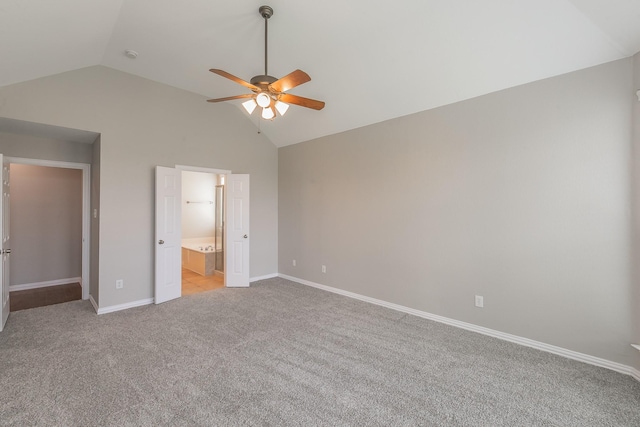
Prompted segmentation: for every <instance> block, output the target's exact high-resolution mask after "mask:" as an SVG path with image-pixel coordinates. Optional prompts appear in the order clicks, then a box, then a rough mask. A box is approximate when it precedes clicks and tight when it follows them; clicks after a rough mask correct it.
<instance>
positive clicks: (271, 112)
mask: <svg viewBox="0 0 640 427" xmlns="http://www.w3.org/2000/svg"><path fill="white" fill-rule="evenodd" d="M258 12H259V13H260V15H261V16H262V17H263V18H264V74H262V75H259V76H255V77H253V78H252V79H251V80H250V81H249V82H246V81H244V80H242V79H240V78H239V77H236V76H234V75H232V74H229V73H227V72H226V71H223V70H219V69H216V68H212V69H210V70H209V71H211V72H212V73H214V74H217V75H219V76H222V77H225V78H227V79H229V80H232V81H234V82H236V83H238V84H241V85H242V86H244V87H246V88H247V89H250V90H251V91H252V92H253V93H250V94H244V95H236V96H228V97H226V98H216V99H208V100H207V102H222V101H231V100H234V99H243V98H251V99H249V100H248V101H245V102H243V103H242V106H243V107H244V109H245V110H246V111H247V113H249V114H251V113H253V111H254V110H255V109H256V107H260V108H261V109H262V112H261V117H262V118H263V119H265V120H272V119H273V118H275V117H276V111H277V112H278V113H280V115H281V116H284V114H285V113H286V112H287V110H288V109H289V104H294V105H299V106H301V107H306V108H312V109H314V110H322V109H323V108H324V102H322V101H317V100H315V99H309V98H303V97H301V96H297V95H291V94H289V93H286V92H287V91H288V90H290V89H293V88H294V87H296V86H299V85H301V84H303V83H306V82H308V81H310V80H311V77H309V75H308V74H307V73H305V72H304V71H301V70H295V71H293V72H291V73H289V74H287V75H286V76H284V77H282V78H280V79H277V78H275V77H273V76H270V75H269V73H268V72H267V64H268V61H267V59H268V56H267V34H268V26H267V22H268V20H269V18H271V16H273V9H272V8H271V7H269V6H260V8H259V9H258Z"/></svg>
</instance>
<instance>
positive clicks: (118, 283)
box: [116, 279, 124, 289]
mask: <svg viewBox="0 0 640 427" xmlns="http://www.w3.org/2000/svg"><path fill="white" fill-rule="evenodd" d="M122 288H124V280H122V279H118V280H116V289H122Z"/></svg>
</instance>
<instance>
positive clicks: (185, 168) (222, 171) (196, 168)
mask: <svg viewBox="0 0 640 427" xmlns="http://www.w3.org/2000/svg"><path fill="white" fill-rule="evenodd" d="M175 168H176V169H177V170H179V171H180V173H182V172H184V171H187V172H203V173H211V174H215V175H228V174H231V173H233V172H231V171H230V170H226V169H213V168H203V167H199V166H188V165H176V166H175ZM225 184H226V182H225ZM225 194H226V191H225ZM225 197H226V196H225ZM181 225H182V224H181ZM225 227H226V223H225ZM225 250H226V248H225ZM178 253H179V254H180V255H179V256H180V258H182V251H178ZM225 273H226V271H225ZM224 285H225V286H227V275H226V274H225V275H224Z"/></svg>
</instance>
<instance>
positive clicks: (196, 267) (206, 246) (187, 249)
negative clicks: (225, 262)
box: [182, 238, 222, 276]
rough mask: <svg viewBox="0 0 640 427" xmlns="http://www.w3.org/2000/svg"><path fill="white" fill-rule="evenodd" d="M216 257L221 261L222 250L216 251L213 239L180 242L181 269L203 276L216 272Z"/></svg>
mask: <svg viewBox="0 0 640 427" xmlns="http://www.w3.org/2000/svg"><path fill="white" fill-rule="evenodd" d="M216 255H218V259H222V250H218V251H216V249H215V241H214V239H213V238H209V239H207V238H199V239H188V240H187V239H185V240H183V241H182V267H183V268H186V269H187V270H191V271H194V272H196V273H198V274H201V275H203V276H211V275H213V274H215V272H216Z"/></svg>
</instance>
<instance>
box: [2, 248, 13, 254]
mask: <svg viewBox="0 0 640 427" xmlns="http://www.w3.org/2000/svg"><path fill="white" fill-rule="evenodd" d="M2 252H4V253H5V254H10V253H11V249H5V250H4V251H2Z"/></svg>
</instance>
